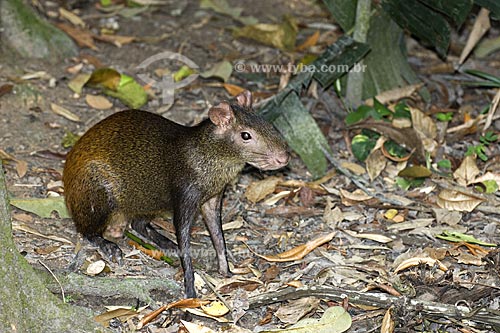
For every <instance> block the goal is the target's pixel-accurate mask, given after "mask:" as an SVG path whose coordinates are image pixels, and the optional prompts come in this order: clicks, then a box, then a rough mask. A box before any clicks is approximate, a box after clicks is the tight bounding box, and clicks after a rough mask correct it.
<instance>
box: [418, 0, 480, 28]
mask: <svg viewBox="0 0 500 333" xmlns="http://www.w3.org/2000/svg"><path fill="white" fill-rule="evenodd" d="M419 1H420V2H422V3H424V4H425V5H426V6H429V7H430V8H432V9H434V10H436V11H438V12H440V13H442V14H444V15H446V16H448V17H449V18H450V19H452V21H453V23H454V24H455V25H456V26H457V27H460V26H461V25H462V23H464V21H465V19H466V18H467V15H468V14H469V12H470V10H471V9H472V4H473V1H472V0H419Z"/></svg>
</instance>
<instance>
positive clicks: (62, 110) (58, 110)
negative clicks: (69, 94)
mask: <svg viewBox="0 0 500 333" xmlns="http://www.w3.org/2000/svg"><path fill="white" fill-rule="evenodd" d="M50 108H51V110H52V111H53V112H54V113H55V114H58V115H60V116H63V117H64V118H66V119H68V120H71V121H74V122H80V121H81V120H80V117H78V116H77V115H76V114H74V113H73V112H71V111H69V110H68V109H66V108H63V107H62V106H59V105H57V104H55V103H50Z"/></svg>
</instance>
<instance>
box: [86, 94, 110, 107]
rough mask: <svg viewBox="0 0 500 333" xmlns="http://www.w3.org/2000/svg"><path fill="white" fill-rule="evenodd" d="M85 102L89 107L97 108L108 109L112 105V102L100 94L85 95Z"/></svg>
mask: <svg viewBox="0 0 500 333" xmlns="http://www.w3.org/2000/svg"><path fill="white" fill-rule="evenodd" d="M85 102H87V104H88V105H89V106H90V107H92V108H94V109H97V110H108V109H111V108H112V107H113V103H111V102H110V101H109V100H108V99H107V98H106V97H104V96H101V95H90V94H87V96H85Z"/></svg>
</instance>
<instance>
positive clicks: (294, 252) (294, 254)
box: [252, 232, 336, 262]
mask: <svg viewBox="0 0 500 333" xmlns="http://www.w3.org/2000/svg"><path fill="white" fill-rule="evenodd" d="M335 234H336V232H331V233H329V234H327V235H323V236H320V237H318V238H316V239H313V240H311V241H309V242H307V243H306V244H303V245H300V246H297V247H294V248H293V249H291V250H288V251H286V252H283V253H279V254H277V255H274V256H265V255H260V254H258V253H255V252H254V253H255V255H257V256H259V257H260V258H262V259H265V260H267V261H271V262H287V261H294V260H300V259H302V258H304V257H305V256H306V255H307V254H308V253H310V252H311V251H313V250H314V249H315V248H317V247H318V246H321V245H323V244H325V243H328V242H329V241H331V240H332V239H333V237H335ZM252 252H253V251H252Z"/></svg>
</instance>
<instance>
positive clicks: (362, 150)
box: [351, 134, 377, 162]
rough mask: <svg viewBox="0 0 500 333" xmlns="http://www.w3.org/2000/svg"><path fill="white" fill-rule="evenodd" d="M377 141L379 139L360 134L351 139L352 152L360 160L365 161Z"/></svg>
mask: <svg viewBox="0 0 500 333" xmlns="http://www.w3.org/2000/svg"><path fill="white" fill-rule="evenodd" d="M376 143H377V139H375V138H370V137H369V136H367V135H364V134H358V135H356V136H354V137H353V138H352V141H351V149H352V153H353V155H354V156H355V157H356V158H357V159H358V160H360V161H361V162H364V161H365V160H366V158H367V157H368V155H370V152H371V151H372V149H373V147H375V144H376Z"/></svg>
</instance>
